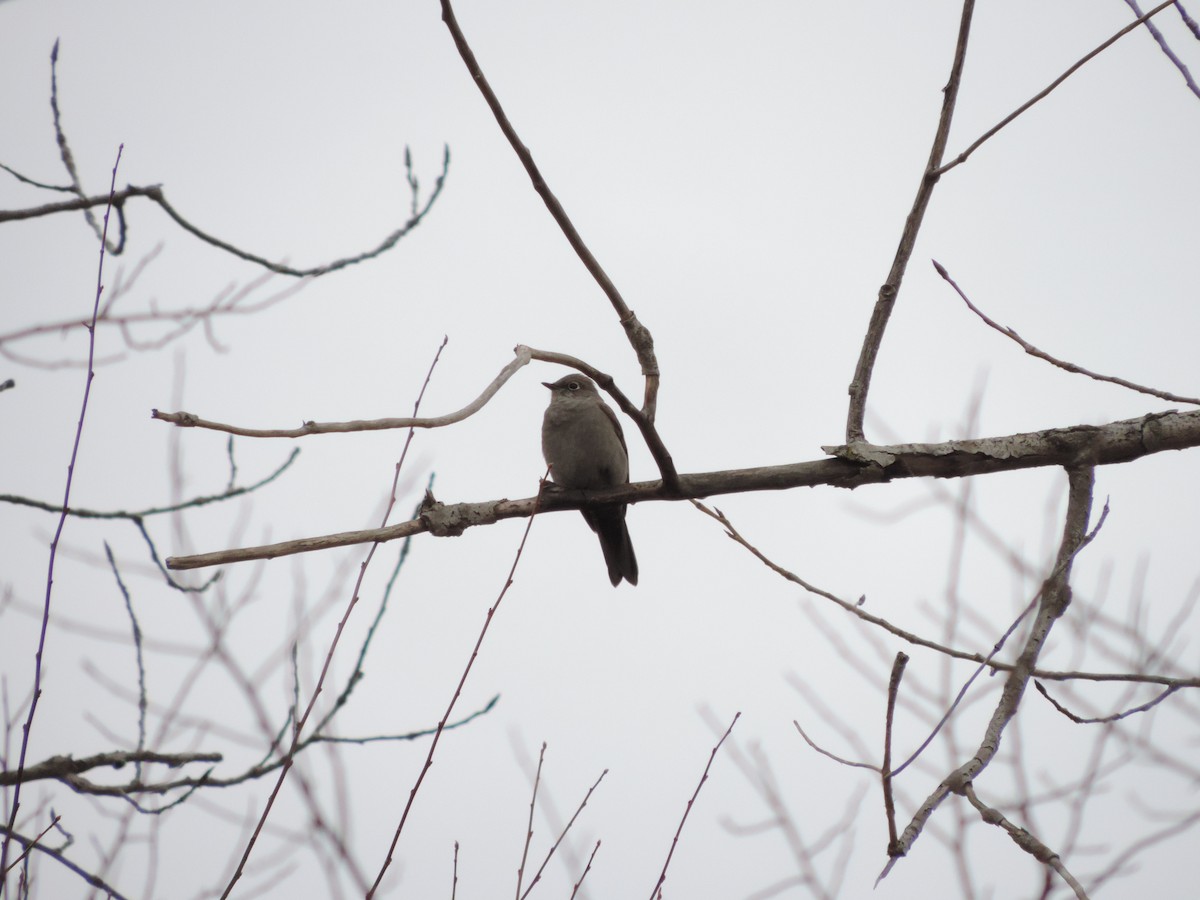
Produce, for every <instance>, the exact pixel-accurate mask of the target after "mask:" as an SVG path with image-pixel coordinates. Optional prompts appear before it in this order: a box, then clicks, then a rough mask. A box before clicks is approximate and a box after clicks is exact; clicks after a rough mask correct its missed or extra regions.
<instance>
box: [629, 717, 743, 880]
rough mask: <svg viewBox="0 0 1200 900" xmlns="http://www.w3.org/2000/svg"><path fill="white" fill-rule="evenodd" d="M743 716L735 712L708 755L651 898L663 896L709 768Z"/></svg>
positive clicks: (676, 830) (706, 779)
mask: <svg viewBox="0 0 1200 900" xmlns="http://www.w3.org/2000/svg"><path fill="white" fill-rule="evenodd" d="M741 716H742V714H741V713H740V712H736V713H734V714H733V721H731V722H730V723H729V727H728V728H726V729H725V733H724V734H723V735H721V739H720V740H719V741H717V743H716V745H715V746H714V747H713V748H712V753H710V754H709V755H708V763H707V764H705V766H704V773H703V774H702V775H701V776H700V781H699V782H698V783H697V784H696V790H694V791H693V792H692V797H691V799H690V800H688V802H687V806H686V807H685V808H684V810H683V818H681V819H680V820H679V827H678V828H676V829H675V837H673V838H672V839H671V849H670V850H668V851H667V858H666V860H664V862H663V867H662V872H660V873H659V876H658V881H656V882H655V883H654V889H653V890H652V891H650V900H655V897H661V896H662V895H661V889H662V886H663V882H665V881H666V880H667V868H668V867H669V866H670V865H671V857H672V856H674V855H675V848H676V847H677V846H679V835H681V834H682V833H683V826H684V823H685V822H687V817H688V814H689V813H690V812H691V811H692V807H693V806H694V805H695V804H696V798H697V797H699V796H700V789H701V788H702V787H704V782H706V781H708V770H709V769H711V768H712V764H713V760H714V759H716V758H717V751H718V750H720V749H721V745H722V744H723V743H725V739H726V738H727V737H729V733H730V732H731V731H733V726H734V725H736V724H737V721H738V719H740V718H741Z"/></svg>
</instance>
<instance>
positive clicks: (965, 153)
mask: <svg viewBox="0 0 1200 900" xmlns="http://www.w3.org/2000/svg"><path fill="white" fill-rule="evenodd" d="M1174 2H1175V0H1166V2H1165V3H1160V4H1159V5H1158V6H1156V7H1154V9H1152V10H1150V12H1148V13H1146V14H1145V15H1144V16H1139V17H1138V18H1136V19H1134V20H1133V21H1132V22H1130V23H1129V24H1128V25H1126V26H1125V27H1124V28H1122V29H1121V30H1120V31H1118V32H1117V33H1116V34H1114V35H1113V36H1112V37H1110V38H1109V39H1108V40H1106V41H1105V42H1104V43H1102V44H1100V46H1098V47H1097V48H1096V49H1095V50H1092V51H1091V52H1090V53H1088V54H1086V55H1085V56H1084V57H1083V58H1082V59H1080V60H1079V61H1078V62H1076V63H1075V64H1074V65H1072V66H1071V67H1070V68H1069V69H1067V71H1065V72H1063V73H1062V74H1061V75H1059V76H1058V77H1057V78H1055V79H1054V80H1053V81H1052V82H1050V84H1049V85H1047V86H1046V87H1045V88H1044V89H1043V90H1041V91H1039V92H1038V93H1036V94H1034V95H1033V96H1032V97H1030V98H1029V99H1028V100H1026V101H1025V102H1024V103H1022V104H1021V105H1020V106H1018V107H1017V108H1016V109H1015V110H1013V111H1012V112H1011V113H1009V114H1008V115H1007V116H1005V117H1004V118H1003V119H1001V120H1000V121H999V122H997V123H996V124H995V125H993V126H992V127H991V128H989V129H988V130H987V131H985V132H984V133H983V134H982V135H981V136H980V137H979V138H978V139H977V140H976V141H975V142H974V143H973V144H971V145H970V146H969V147H967V149H966V150H964V151H963V152H962V153H960V154H958V156H956V157H954V159H952V160H951V161H950V162H948V163H946V165H944V166H942V167H941V168H940V169H938V170H937V172H936V173H935V174H937V175H944V174H945V173H947V172H949V171H950V170H951V169H953V168H954V167H955V166H957V165H961V164H962V163H964V162H966V160H967V157H969V156H970V155H971V154H972V153H974V152H975V151H976V150H978V149H979V148H980V147H981V146H982V145H983V144H984V142H985V141H987V140H988V139H990V138H992V137H994V136H995V135H996V133H997V132H998V131H1000V129H1002V128H1003V127H1004V126H1005V125H1007V124H1009V123H1010V122H1012V121H1013V120H1014V119H1015V118H1017V116H1019V115H1021V113H1023V112H1025V111H1026V110H1028V109H1029V108H1030V107H1032V106H1033V105H1034V104H1035V103H1037V102H1038V101H1039V100H1041V99H1043V98H1044V97H1046V96H1047V95H1048V94H1049V93H1050V92H1051V91H1053V90H1054V89H1055V88H1056V87H1058V86H1059V85H1060V84H1062V83H1063V82H1064V81H1066V80H1067V79H1068V78H1070V77H1071V76H1072V75H1074V74H1075V73H1076V72H1077V71H1078V70H1079V69H1080V68H1082V67H1083V65H1084V64H1085V63H1087V62H1090V61H1091V60H1092V59H1094V58H1095V57H1097V56H1099V55H1100V54H1101V53H1103V52H1104V51H1105V50H1107V49H1108V48H1109V47H1111V46H1112V45H1113V44H1115V43H1116V42H1117V41H1119V40H1120V39H1121V38H1123V37H1124V36H1125V35H1127V34H1129V32H1131V31H1133V30H1134V29H1135V28H1137V27H1138V26H1139V25H1141V24H1142V23H1143V22H1145V21H1146V20H1148V19H1149V18H1151V17H1152V16H1156V15H1158V14H1159V13H1160V12H1162V11H1163V10H1164V9H1166V8H1167V7H1168V6H1170V5H1171V4H1172V3H1174Z"/></svg>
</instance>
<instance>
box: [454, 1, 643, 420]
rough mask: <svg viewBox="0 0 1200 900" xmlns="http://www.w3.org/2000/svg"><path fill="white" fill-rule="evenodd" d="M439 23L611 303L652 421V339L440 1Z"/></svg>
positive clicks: (551, 209) (560, 224)
mask: <svg viewBox="0 0 1200 900" xmlns="http://www.w3.org/2000/svg"><path fill="white" fill-rule="evenodd" d="M442 21H443V22H445V23H446V27H447V28H448V29H449V30H450V36H451V37H452V38H453V39H454V46H455V47H456V48H457V49H458V54H459V56H461V57H462V61H463V63H464V64H466V67H467V71H468V72H469V73H470V74H471V80H472V81H474V82H475V86H476V87H478V88H479V92H480V93H481V94H483V99H484V100H485V101H486V102H487V105H488V108H489V109H490V110H491V111H492V115H493V116H495V118H496V124H497V125H499V126H500V130H501V131H502V132H503V133H504V137H505V138H507V139H508V143H509V144H510V145H511V146H512V148H513V151H514V152H515V153H516V154H517V158H518V159H519V160H520V161H521V165H522V166H524V167H525V172H526V173H527V174H528V175H529V180H530V181H531V182H533V189H534V190H535V191H537V194H538V196H539V197H541V198H542V202H543V203H545V204H546V209H548V210H549V211H550V215H551V216H552V217H553V219H554V221H555V222H556V223H557V224H558V227H559V228H560V229H561V230H562V233H563V236H564V237H566V239H567V243H569V244H570V245H571V249H573V250H574V251H575V254H576V255H577V256H578V257H579V259H580V262H582V263H583V265H584V268H586V269H587V270H588V274H590V275H591V276H592V278H593V279H594V280H595V282H596V284H598V285H599V286H600V290H602V291H604V295H605V296H606V297H608V302H609V303H611V304H612V308H613V309H614V310H615V311H616V313H617V316H618V318H619V320H620V322H621V327H622V328H624V329H625V334H626V336H627V337H628V338H629V343H630V346H632V347H633V351H634V353H636V354H637V358H638V363H639V364H640V365H641V367H642V374H643V375H645V376H646V395H645V401H644V403H643V406H642V410H643V412H644V413H645V415H646V418H647V419H649V420H650V421H651V422H653V421H654V415H655V411H656V409H657V406H658V381H659V371H658V359H657V358H656V357H655V355H654V338H653V337H652V336H651V334H650V331H649V330H648V329H647V328H646V326H644V325H643V324H642V323H641V322H639V321H638V318H637V316H636V315H634V312H633V310H631V309H630V308H629V307H628V306H627V305H626V303H625V299H624V298H623V297H622V296H621V292H620V291H618V290H617V286H616V285H615V284H613V281H612V279H611V278H609V277H608V273H607V272H605V271H604V267H603V266H601V265H600V261H599V260H597V259H596V257H595V255H594V254H593V253H592V251H591V250H589V249H588V246H587V244H585V243H584V242H583V238H582V237H580V235H579V231H578V229H576V228H575V225H574V224H573V223H572V222H571V218H570V216H568V215H567V211H566V210H565V209H564V208H563V205H562V204H561V203H560V202H559V201H558V198H557V197H555V196H554V192H553V191H551V190H550V186H549V185H548V184H547V183H546V179H545V178H543V177H542V173H541V170H540V169H538V167H537V163H535V162H534V161H533V154H532V153H530V152H529V148H528V147H526V146H525V144H524V143H523V142H522V141H521V138H520V136H519V135H518V134H517V130H516V129H515V128H513V126H512V123H511V122H509V120H508V116H506V115H505V114H504V108H503V107H502V106H501V105H500V98H499V97H497V96H496V92H495V91H493V90H492V86H491V85H490V84H488V80H487V78H486V77H484V74H483V69H482V68H480V66H479V61H478V60H477V59H476V58H475V53H474V52H473V51H472V50H471V47H470V45H469V44H468V43H467V38H466V35H464V34H463V31H462V28H460V27H459V24H458V19H457V18H456V17H455V15H454V9H453V8H452V7H451V6H450V0H442Z"/></svg>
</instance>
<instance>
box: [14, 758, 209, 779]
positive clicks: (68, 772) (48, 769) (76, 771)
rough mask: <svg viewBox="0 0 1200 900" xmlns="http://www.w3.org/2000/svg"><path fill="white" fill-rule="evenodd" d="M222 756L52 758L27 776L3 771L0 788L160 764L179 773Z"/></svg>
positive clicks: (38, 765) (21, 773) (29, 767)
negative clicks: (191, 765) (126, 767)
mask: <svg viewBox="0 0 1200 900" xmlns="http://www.w3.org/2000/svg"><path fill="white" fill-rule="evenodd" d="M223 758H224V757H222V756H221V754H220V753H156V752H154V751H153V750H113V751H110V752H108V753H96V754H94V755H92V756H84V757H81V758H79V759H76V758H75V757H73V756H51V757H49V758H47V759H44V760H42V761H41V762H40V763H35V764H34V765H32V766H28V767H26V769H25V771H24V772H17V771H0V785H9V784H18V783H20V782H30V781H41V780H43V779H46V778H55V779H58V780H60V781H61V780H64V779H67V778H70V777H72V776H75V775H81V774H83V773H84V772H88V771H90V770H92V769H99V768H113V769H120V768H122V767H124V766H127V765H131V764H133V765H137V764H140V763H158V764H161V765H164V766H170V767H171V768H172V769H177V768H179V767H180V766H186V765H188V764H190V763H197V762H221V760H222V759H223Z"/></svg>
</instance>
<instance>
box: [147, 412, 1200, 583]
mask: <svg viewBox="0 0 1200 900" xmlns="http://www.w3.org/2000/svg"><path fill="white" fill-rule="evenodd" d="M1196 446H1200V411H1193V412H1186V413H1180V412H1166V413H1150V414H1147V415H1145V416H1141V417H1139V418H1137V419H1126V420H1123V421H1120V422H1110V423H1108V424H1107V425H1074V426H1071V427H1069V428H1051V429H1048V430H1046V431H1036V432H1028V433H1024V434H1013V435H1007V436H1005V437H994V438H979V439H976V440H960V441H946V442H944V443H940V444H896V445H890V446H884V445H876V444H868V443H866V442H865V441H858V442H855V443H853V444H847V445H842V446H836V447H823V448H822V449H823V450H825V452H826V453H829V454H830V455H831V456H832V457H833V458H831V459H821V460H814V461H811V462H799V463H789V464H786V465H781V466H759V467H756V468H750V469H730V470H727V471H723V472H703V473H699V474H694V475H680V476H679V485H678V491H677V492H674V491H670V490H668V489H666V488H665V487H664V486H663V483H662V482H661V481H640V482H636V483H633V484H628V485H623V486H621V487H617V488H612V489H610V490H605V491H588V492H584V491H564V490H550V491H547V492H546V494H545V495H544V496H543V497H542V499H541V507H540V509H541V511H542V512H555V511H559V510H566V509H580V508H582V507H583V506H585V505H591V504H595V503H641V502H645V501H649V500H694V499H699V498H701V497H709V496H713V495H717V494H740V493H745V492H747V491H782V490H789V489H791V488H797V487H816V486H818V485H825V486H828V487H840V488H849V489H854V488H857V487H861V486H862V485H867V484H883V483H886V482H889V481H895V480H897V479H901V478H966V477H970V476H972V475H986V474H990V473H992V472H1011V471H1015V470H1017V469H1033V468H1040V467H1043V466H1055V467H1064V466H1079V465H1099V466H1103V465H1113V464H1116V463H1124V462H1129V461H1131V460H1134V459H1139V458H1140V457H1143V456H1149V455H1150V454H1152V453H1160V452H1162V451H1164V450H1185V449H1187V448H1189V447H1196ZM536 502H537V501H536V498H534V497H528V498H525V499H522V500H508V499H504V500H486V501H483V502H479V503H456V504H450V505H447V504H444V503H440V502H430V503H427V504H426V505H425V506H424V507H423V508H422V510H421V514H420V516H418V517H417V518H415V519H411V520H409V521H407V522H400V523H398V524H396V525H389V526H387V527H386V528H368V529H364V530H361V531H346V532H342V533H340V534H329V535H323V536H320V537H310V538H300V539H299V540H293V541H283V542H280V543H276V544H266V545H264V546H259V547H243V548H239V549H233V550H218V551H215V552H213V553H201V554H198V555H195V556H176V557H171V558H169V559H168V560H167V567H168V568H170V569H199V568H204V567H206V566H216V565H224V564H226V563H234V562H246V561H248V560H253V559H274V558H275V557H278V556H288V555H291V554H294V553H307V552H309V551H311V550H328V549H332V548H334V547H347V546H351V545H353V544H367V543H375V542H383V541H393V540H396V539H397V538H403V537H408V536H409V535H413V534H420V533H422V532H426V531H428V532H431V533H433V534H435V535H437V536H439V537H453V536H456V535H460V534H462V533H463V532H464V531H466V530H467V529H468V528H473V527H475V526H478V525H491V524H493V523H495V522H499V521H500V520H502V519H514V518H524V517H526V516H529V515H531V514H532V513H533V510H534V505H535V503H536Z"/></svg>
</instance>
